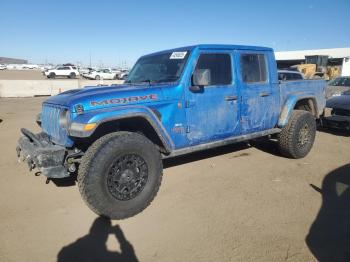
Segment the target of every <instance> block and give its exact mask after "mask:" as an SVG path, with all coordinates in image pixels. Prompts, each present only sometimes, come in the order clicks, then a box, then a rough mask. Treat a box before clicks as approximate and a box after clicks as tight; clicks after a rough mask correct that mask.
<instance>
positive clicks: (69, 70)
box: [44, 66, 80, 79]
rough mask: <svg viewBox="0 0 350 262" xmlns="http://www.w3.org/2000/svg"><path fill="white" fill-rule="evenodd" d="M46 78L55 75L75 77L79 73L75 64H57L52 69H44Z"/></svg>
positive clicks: (54, 76)
mask: <svg viewBox="0 0 350 262" xmlns="http://www.w3.org/2000/svg"><path fill="white" fill-rule="evenodd" d="M44 74H45V76H46V77H47V78H52V79H54V78H56V77H57V76H62V77H68V78H76V77H77V76H79V75H80V73H79V71H78V69H77V68H76V67H75V66H58V67H56V68H54V69H49V70H46V71H44Z"/></svg>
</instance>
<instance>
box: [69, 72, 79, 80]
mask: <svg viewBox="0 0 350 262" xmlns="http://www.w3.org/2000/svg"><path fill="white" fill-rule="evenodd" d="M76 77H77V76H76V74H75V73H70V74H69V77H68V78H70V79H75V78H76Z"/></svg>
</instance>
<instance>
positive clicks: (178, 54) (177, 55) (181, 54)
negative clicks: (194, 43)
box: [170, 51, 187, 59]
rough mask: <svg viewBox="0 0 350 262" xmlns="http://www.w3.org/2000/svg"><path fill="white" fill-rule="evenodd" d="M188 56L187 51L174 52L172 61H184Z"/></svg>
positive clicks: (171, 57)
mask: <svg viewBox="0 0 350 262" xmlns="http://www.w3.org/2000/svg"><path fill="white" fill-rule="evenodd" d="M186 54H187V51H185V52H173V53H172V54H171V56H170V59H184V57H185V56H186Z"/></svg>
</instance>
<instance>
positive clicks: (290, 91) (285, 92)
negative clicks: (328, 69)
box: [279, 80, 326, 115]
mask: <svg viewBox="0 0 350 262" xmlns="http://www.w3.org/2000/svg"><path fill="white" fill-rule="evenodd" d="M279 88H280V105H281V107H282V106H283V105H285V102H286V100H287V99H288V98H289V97H290V96H293V95H295V96H296V97H300V95H302V96H303V97H305V98H308V97H315V98H316V101H315V102H317V110H318V115H321V114H322V112H323V108H324V107H325V105H326V99H325V88H326V81H325V80H297V81H281V82H280V84H279Z"/></svg>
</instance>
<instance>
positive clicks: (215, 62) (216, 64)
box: [195, 53, 232, 86]
mask: <svg viewBox="0 0 350 262" xmlns="http://www.w3.org/2000/svg"><path fill="white" fill-rule="evenodd" d="M202 69H208V70H210V84H209V86H218V85H220V86H222V85H231V83H232V66H231V55H230V54H228V53H220V54H217V53H216V54H200V56H199V58H198V61H197V65H196V68H195V70H202Z"/></svg>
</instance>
